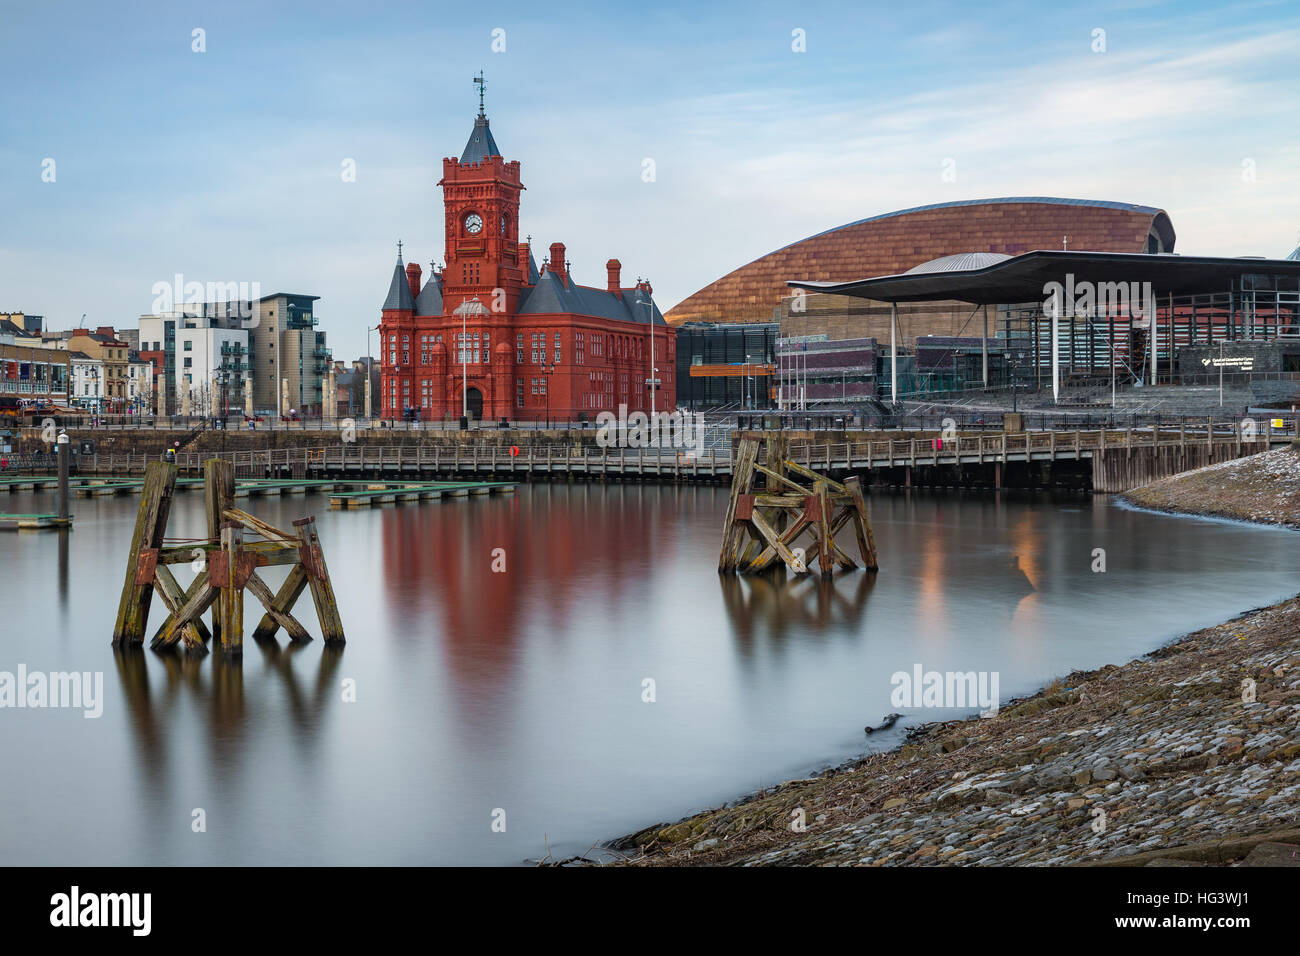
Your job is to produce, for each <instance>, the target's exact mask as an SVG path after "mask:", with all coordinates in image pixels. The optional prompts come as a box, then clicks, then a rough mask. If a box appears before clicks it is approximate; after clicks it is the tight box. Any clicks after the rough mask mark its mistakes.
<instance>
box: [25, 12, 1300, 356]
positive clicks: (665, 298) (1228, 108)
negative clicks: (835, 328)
mask: <svg viewBox="0 0 1300 956" xmlns="http://www.w3.org/2000/svg"><path fill="white" fill-rule="evenodd" d="M0 11H2V12H0V62H3V63H4V64H5V78H4V84H3V86H2V87H0V222H2V223H3V229H2V230H0V310H3V311H8V310H26V311H28V312H33V313H38V314H44V315H46V316H47V319H48V321H49V323H50V325H51V326H52V327H54V328H67V327H71V326H72V325H74V324H77V323H78V322H79V320H80V316H81V314H82V313H83V312H84V313H86V316H87V322H88V323H91V324H94V325H101V324H102V325H108V324H113V325H117V326H119V327H132V326H134V324H135V320H136V317H137V316H138V315H139V314H140V313H141V312H147V311H149V309H150V306H151V304H152V302H153V295H152V291H151V290H152V287H153V285H154V283H156V282H160V281H165V282H170V281H171V279H172V276H173V275H174V274H176V273H181V274H183V275H184V276H185V278H186V279H187V280H197V281H201V282H207V281H219V282H227V281H245V282H258V283H260V284H261V288H262V291H263V292H264V293H270V292H276V291H288V292H303V293H309V294H314V295H318V296H320V297H321V300H320V302H318V303H317V311H318V313H319V315H320V316H321V317H322V326H321V327H322V328H323V329H325V330H326V331H327V332H328V333H329V340H330V344H331V346H332V347H333V348H334V352H335V355H336V356H337V357H340V358H342V357H352V356H355V355H359V354H364V352H365V328H366V326H368V325H369V326H373V325H374V324H375V323H376V322H377V321H378V317H379V306H380V304H381V302H382V301H383V298H384V294H385V292H386V290H387V284H388V279H389V277H390V275H391V271H392V264H393V261H394V257H395V253H396V248H395V243H396V240H397V239H398V238H401V239H402V240H403V241H404V242H405V243H406V250H407V259H408V261H409V260H410V259H412V258H414V259H416V260H417V261H419V262H421V264H422V265H424V266H425V268H426V269H427V268H428V263H429V261H430V260H431V259H441V257H442V255H443V247H442V210H441V195H440V190H438V189H437V187H436V183H437V181H438V179H439V177H440V175H441V160H442V157H444V156H450V155H456V156H458V155H459V154H460V151H461V149H462V148H463V146H464V143H465V140H466V138H467V137H468V135H469V131H470V128H471V126H472V123H473V117H474V114H475V112H476V111H477V98H476V93H475V90H474V87H473V85H472V83H471V77H472V76H473V75H474V73H476V72H477V71H478V70H480V69H483V70H485V71H486V75H487V79H488V90H487V111H488V115H489V117H490V118H491V121H492V129H493V132H494V134H495V136H496V140H497V143H498V145H499V146H500V148H501V150H502V151H503V153H504V154H505V155H506V157H507V158H508V159H518V160H519V161H520V162H521V163H522V167H523V180H524V184H525V186H526V187H527V191H526V192H525V193H524V196H523V206H522V212H521V230H520V231H521V233H523V234H531V235H532V236H533V240H534V243H535V245H537V246H539V247H543V248H544V247H545V246H547V245H549V244H550V243H551V242H553V241H557V240H558V241H563V242H565V243H566V245H567V247H568V256H569V258H570V260H571V261H572V262H573V268H574V273H575V275H576V277H577V279H578V281H580V282H585V283H588V284H593V285H602V284H603V282H604V262H605V260H606V259H608V258H610V257H616V258H618V259H620V260H621V261H622V263H623V274H624V277H625V278H626V279H631V278H635V277H636V276H638V275H644V276H647V277H649V278H650V280H651V281H652V283H653V284H654V288H655V292H656V297H657V298H658V300H659V302H660V305H661V306H662V307H663V308H664V309H665V310H666V309H667V308H668V307H670V306H672V305H673V304H674V303H675V302H677V301H678V300H680V299H682V298H684V297H685V296H687V295H689V294H690V293H692V292H694V291H695V290H696V289H698V288H700V287H701V286H703V285H705V284H707V283H708V282H710V281H712V280H713V279H715V278H717V277H718V276H720V275H723V274H724V273H726V272H728V271H730V270H731V269H733V268H735V267H736V266H739V265H742V264H743V263H745V262H748V261H750V260H752V259H754V258H756V257H758V256H761V255H763V254H764V253H766V252H769V251H771V250H772V249H775V248H778V247H780V246H782V245H785V244H787V243H789V242H792V241H795V240H798V239H800V238H803V237H804V236H807V235H810V234H813V233H816V232H820V231H822V230H825V229H827V228H831V227H833V226H836V225H840V224H842V223H845V222H850V221H853V220H855V219H860V218H863V217H866V216H870V215H876V214H879V213H882V212H888V211H890V210H894V209H901V208H905V207H908V206H914V205H920V204H924V203H932V202H943V201H947V200H955V199H972V198H979V197H991V196H1017V195H1019V196H1034V195H1048V196H1065V197H1076V198H1090V199H1113V200H1120V201H1128V202H1136V203H1145V204H1149V205H1155V206H1160V207H1162V208H1164V209H1166V210H1168V212H1169V213H1170V215H1171V217H1172V219H1173V223H1174V227H1175V229H1176V230H1177V232H1178V245H1177V248H1178V251H1180V252H1184V253H1202V254H1222V255H1267V256H1280V255H1285V254H1286V253H1287V252H1289V251H1290V250H1291V249H1292V248H1294V247H1295V246H1296V245H1297V242H1300V107H1298V106H1297V101H1298V94H1300V88H1298V84H1297V74H1298V73H1300V63H1297V60H1296V51H1297V50H1300V16H1298V15H1297V5H1296V3H1294V2H1247V3H1188V2H1179V3H1164V2H1127V3H1091V4H1074V3H1063V4H1055V5H1045V4H1034V5H1029V4H1025V3H1023V2H1012V3H1004V4H998V3H993V4H970V3H954V4H936V3H924V2H917V3H907V4H904V3H890V4H876V3H861V2H858V3H826V4H816V3H813V4H806V3H759V4H754V3H738V4H707V5H704V4H699V3H690V4H686V3H681V4H676V3H671V2H660V3H656V4H647V5H627V4H581V3H563V2H555V3H536V2H533V3H529V4H519V5H513V4H490V5H489V4H478V5H473V6H471V5H467V4H437V5H433V4H428V5H426V4H418V3H403V4H383V3H376V4H373V5H367V4H361V3H355V2H348V3H340V2H329V0H325V2H319V0H318V2H313V3H303V4H298V3H264V4H262V3H240V2H235V3H221V4H203V3H184V2H172V3H146V2H138V3H115V4H104V3H102V2H94V3H60V2H42V3H38V4H33V3H21V4H19V3H14V2H12V0H0ZM195 28H202V29H203V30H204V31H205V33H206V48H207V49H206V52H204V53H195V52H192V50H191V44H192V39H191V37H192V31H193V30H194V29H195ZM496 28H501V29H503V30H505V46H506V49H505V51H504V52H501V53H497V52H493V50H492V48H491V44H492V31H493V30H494V29H496ZM796 29H799V30H802V31H804V35H805V36H806V52H801V53H796V52H794V51H793V50H792V31H794V30H796ZM1097 29H1101V30H1104V31H1105V51H1104V52H1095V51H1094V49H1093V47H1094V45H1096V41H1095V39H1094V30H1097ZM47 158H49V159H53V160H54V161H55V181H54V182H52V183H50V182H43V181H42V178H41V174H42V163H43V161H44V160H45V159H47ZM346 159H353V160H355V161H356V168H357V176H356V181H355V182H350V183H349V182H344V181H343V179H342V177H341V175H340V172H341V169H342V164H343V162H344V160H346ZM646 159H652V160H653V161H654V168H655V177H654V181H653V182H645V181H643V177H642V170H643V163H644V160H646ZM947 161H951V162H947ZM945 170H948V171H949V173H950V175H949V177H948V178H946V179H945V177H944V175H943V174H944V171H945ZM952 172H955V177H953V176H952V175H951V173H952ZM953 251H954V252H956V251H962V250H953ZM539 259H540V257H539ZM792 278H796V277H792Z"/></svg>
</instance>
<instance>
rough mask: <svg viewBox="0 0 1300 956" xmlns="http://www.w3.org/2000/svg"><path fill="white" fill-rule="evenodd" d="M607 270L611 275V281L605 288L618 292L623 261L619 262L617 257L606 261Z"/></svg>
mask: <svg viewBox="0 0 1300 956" xmlns="http://www.w3.org/2000/svg"><path fill="white" fill-rule="evenodd" d="M605 272H606V273H607V274H608V276H609V281H608V283H607V284H606V285H605V288H606V289H608V290H609V291H610V292H618V290H619V282H620V281H621V274H622V272H623V263H621V262H619V261H618V260H617V259H610V260H609V262H606V263H605Z"/></svg>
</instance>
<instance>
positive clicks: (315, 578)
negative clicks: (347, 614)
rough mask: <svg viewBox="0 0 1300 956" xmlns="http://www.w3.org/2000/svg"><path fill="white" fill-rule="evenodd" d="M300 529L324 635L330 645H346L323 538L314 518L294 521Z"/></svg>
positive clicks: (300, 552) (302, 557)
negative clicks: (321, 545) (322, 542)
mask: <svg viewBox="0 0 1300 956" xmlns="http://www.w3.org/2000/svg"><path fill="white" fill-rule="evenodd" d="M293 526H294V527H295V528H297V529H298V542H299V544H298V560H299V562H300V564H301V565H302V567H303V570H305V571H306V572H307V585H308V587H310V588H311V598H312V601H313V602H314V603H315V605H316V619H317V620H318V621H319V622H320V629H321V636H322V637H323V638H324V639H325V643H326V644H342V643H343V642H344V637H343V620H342V618H340V617H339V608H338V602H337V601H336V600H335V599H334V585H333V584H331V583H330V575H329V569H328V568H326V566H325V555H324V554H323V553H322V552H321V547H320V538H319V536H318V535H317V534H316V519H315V518H314V517H310V516H309V517H306V518H299V519H298V520H297V521H295V522H294V523H293Z"/></svg>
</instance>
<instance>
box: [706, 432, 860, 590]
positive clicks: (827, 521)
mask: <svg viewBox="0 0 1300 956" xmlns="http://www.w3.org/2000/svg"><path fill="white" fill-rule="evenodd" d="M765 440H766V441H767V443H768V444H767V455H766V458H765V460H764V463H763V464H759V463H758V461H757V459H758V439H757V438H754V437H752V436H742V437H741V439H740V441H739V444H738V446H737V449H736V470H735V476H734V478H733V482H732V487H731V497H730V500H729V502H728V506H727V514H726V519H725V525H724V528H723V533H722V546H721V549H720V551H719V555H718V570H719V571H720V572H723V573H728V572H735V571H744V572H759V571H763V570H765V569H767V568H768V567H770V566H771V565H772V564H773V563H774V562H775V561H776V560H778V559H779V560H780V561H782V562H783V563H784V564H785V566H786V567H787V568H789V569H790V570H792V571H794V572H795V573H796V574H804V573H806V572H807V571H808V565H809V564H810V563H811V561H810V560H809V559H807V558H801V556H800V551H801V550H802V549H797V548H795V545H796V544H797V543H798V541H799V540H800V538H802V537H804V536H805V535H807V536H810V537H811V538H812V541H811V547H812V548H813V549H815V554H816V558H817V566H818V571H819V572H820V574H821V576H822V577H823V578H829V577H831V575H832V574H833V572H834V570H835V568H837V567H838V568H840V569H843V570H852V569H856V568H858V567H859V564H858V562H857V561H856V560H855V559H854V558H853V557H852V555H850V554H849V553H847V552H846V551H844V549H843V548H841V547H839V546H838V545H837V544H836V541H835V535H836V534H837V533H838V532H839V531H840V529H841V528H843V527H844V526H845V525H846V524H852V525H853V531H854V533H855V535H856V537H857V541H858V550H859V551H860V552H861V555H862V563H863V565H865V566H866V567H867V568H868V569H870V570H875V569H876V568H877V567H878V561H877V556H876V545H875V538H874V536H873V534H872V531H871V525H870V522H869V520H868V518H867V510H866V504H865V500H864V499H863V496H862V489H861V482H860V481H859V480H858V479H857V478H856V477H851V478H849V479H847V480H846V481H845V483H844V484H841V483H840V482H838V481H835V480H834V479H832V478H828V477H825V476H823V475H819V474H818V473H817V472H815V471H813V470H812V469H810V468H807V467H805V466H804V465H801V464H799V463H798V462H795V461H793V460H791V459H789V458H788V457H786V454H787V452H786V445H785V440H784V436H781V435H780V434H779V433H774V434H770V435H768V436H765ZM758 479H762V480H763V483H764V487H763V490H762V491H756V490H755V487H754V482H755V481H756V480H758ZM801 482H803V483H802V484H801ZM747 538H748V541H747V540H746V539H747Z"/></svg>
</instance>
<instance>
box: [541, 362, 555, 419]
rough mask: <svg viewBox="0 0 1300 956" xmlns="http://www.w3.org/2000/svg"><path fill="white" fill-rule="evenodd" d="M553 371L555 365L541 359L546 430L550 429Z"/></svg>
mask: <svg viewBox="0 0 1300 956" xmlns="http://www.w3.org/2000/svg"><path fill="white" fill-rule="evenodd" d="M554 371H555V363H554V362H547V361H546V359H542V375H543V376H545V378H544V379H543V381H544V382H545V389H544V390H545V392H546V427H547V429H548V430H549V429H550V427H551V373H552V372H554Z"/></svg>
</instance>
